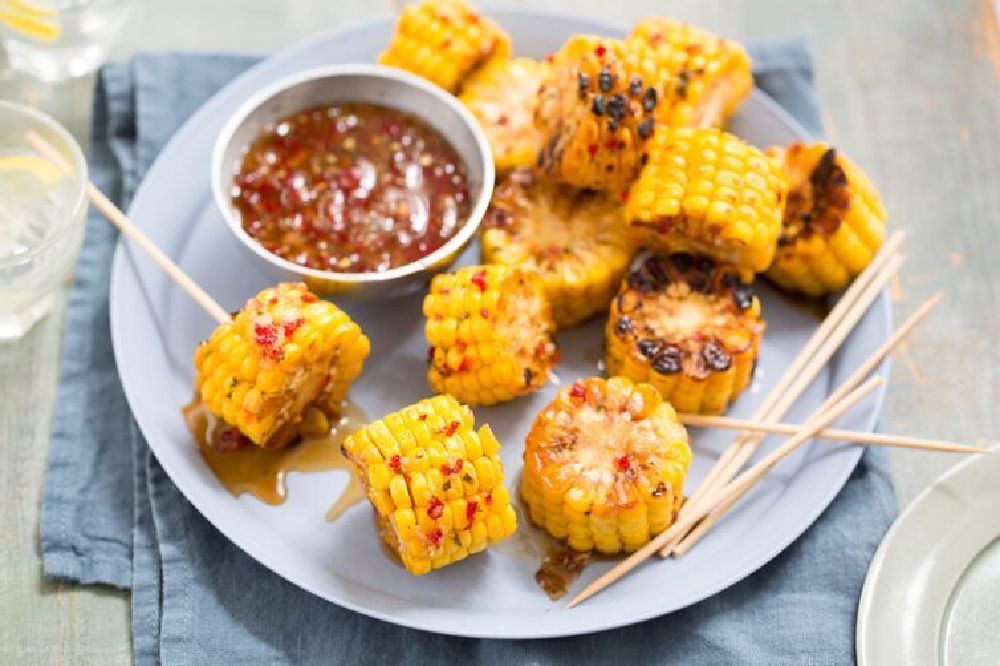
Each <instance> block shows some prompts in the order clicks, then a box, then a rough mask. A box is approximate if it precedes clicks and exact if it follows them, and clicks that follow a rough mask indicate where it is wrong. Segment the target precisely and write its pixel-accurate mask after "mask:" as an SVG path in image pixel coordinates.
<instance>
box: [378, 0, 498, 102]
mask: <svg viewBox="0 0 1000 666" xmlns="http://www.w3.org/2000/svg"><path fill="white" fill-rule="evenodd" d="M510 50H511V47H510V37H509V36H508V35H507V33H506V32H504V30H503V28H501V27H500V26H499V25H497V24H496V23H495V22H494V21H491V20H490V19H488V18H486V17H484V16H481V15H480V14H478V13H477V12H476V11H475V9H474V8H473V7H472V6H471V5H469V4H468V3H467V2H465V0H423V2H418V3H416V4H412V5H406V6H405V7H403V9H402V11H401V12H400V16H399V20H398V21H397V22H396V31H395V33H393V36H392V41H390V42H389V47H388V48H387V49H386V50H385V51H383V52H382V53H381V54H380V55H379V57H378V62H379V64H382V65H390V66H392V67H398V68H399V69H405V70H407V71H409V72H413V73H414V74H416V75H418V76H422V77H423V78H425V79H428V80H429V81H433V82H434V83H436V84H437V85H439V86H441V87H442V88H444V89H445V90H448V91H449V92H457V91H458V89H459V87H460V86H461V84H462V81H463V80H464V79H465V78H466V77H467V76H469V75H470V74H472V72H474V71H475V70H476V69H477V68H478V67H480V66H481V65H483V63H485V62H487V61H488V60H490V59H491V58H498V57H499V58H503V57H507V56H509V55H510Z"/></svg>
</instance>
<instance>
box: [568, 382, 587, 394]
mask: <svg viewBox="0 0 1000 666" xmlns="http://www.w3.org/2000/svg"><path fill="white" fill-rule="evenodd" d="M569 395H570V397H572V398H584V397H586V395H587V389H585V388H583V384H581V383H580V382H575V383H574V384H573V386H571V387H570V389H569Z"/></svg>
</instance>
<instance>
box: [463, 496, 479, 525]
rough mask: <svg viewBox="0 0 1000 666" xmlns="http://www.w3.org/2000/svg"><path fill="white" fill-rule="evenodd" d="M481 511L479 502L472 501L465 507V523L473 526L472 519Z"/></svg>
mask: <svg viewBox="0 0 1000 666" xmlns="http://www.w3.org/2000/svg"><path fill="white" fill-rule="evenodd" d="M478 510H479V502H477V501H476V500H471V501H470V502H469V503H468V504H466V505H465V522H467V523H469V524H470V525H471V524H472V519H473V518H475V517H476V511H478Z"/></svg>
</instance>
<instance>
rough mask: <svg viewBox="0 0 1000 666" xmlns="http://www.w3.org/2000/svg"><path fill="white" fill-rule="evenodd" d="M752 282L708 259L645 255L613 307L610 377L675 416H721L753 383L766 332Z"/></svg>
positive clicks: (750, 275)
mask: <svg viewBox="0 0 1000 666" xmlns="http://www.w3.org/2000/svg"><path fill="white" fill-rule="evenodd" d="M752 279H753V273H752V272H750V271H746V270H743V271H740V270H737V269H734V268H732V267H730V266H724V265H721V266H720V265H718V264H716V263H715V262H714V261H712V260H711V259H709V258H707V257H696V256H691V255H689V254H683V253H678V254H674V255H670V256H669V257H668V256H665V255H652V256H649V257H647V258H646V259H645V260H644V261H643V262H642V263H641V264H640V265H639V267H637V268H636V269H635V270H634V271H633V272H631V273H630V274H629V276H628V277H627V278H626V279H625V280H624V281H623V282H622V288H621V292H620V293H619V294H618V297H617V298H615V300H614V301H613V302H612V303H611V314H610V316H609V317H608V325H607V329H606V331H605V341H606V349H607V351H606V356H605V364H606V366H607V371H608V374H610V375H622V376H625V377H628V378H629V379H631V380H633V381H636V382H648V383H650V384H652V385H653V386H655V387H656V388H657V389H658V390H659V391H660V393H661V394H662V395H663V397H664V398H665V399H666V400H668V401H669V402H670V403H671V404H672V405H673V406H674V408H675V409H676V410H677V411H679V412H682V413H692V414H719V413H721V412H722V411H723V410H724V409H725V408H726V406H727V405H728V404H729V403H730V402H732V401H733V400H734V399H735V398H736V396H737V395H738V394H739V393H740V391H742V390H743V389H744V388H746V386H747V385H748V384H749V383H750V378H751V376H752V374H753V368H754V364H755V362H756V360H757V352H758V349H759V347H760V338H761V335H762V334H763V332H764V322H763V320H762V319H761V316H760V300H759V299H758V298H757V297H756V296H755V295H754V294H753V289H752V287H751V285H750V280H752Z"/></svg>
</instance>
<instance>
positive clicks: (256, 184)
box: [232, 103, 472, 273]
mask: <svg viewBox="0 0 1000 666" xmlns="http://www.w3.org/2000/svg"><path fill="white" fill-rule="evenodd" d="M232 203H233V205H234V207H235V208H236V209H237V210H238V211H239V214H240V219H241V224H242V226H243V229H244V230H245V231H246V232H247V234H249V235H250V237H252V238H253V239H254V240H256V241H257V242H258V243H260V244H261V245H262V246H263V247H264V248H265V249H267V250H268V251H269V252H271V253H272V254H275V255H277V256H279V257H282V258H283V259H286V260H288V261H291V262H293V263H296V264H299V265H300V266H305V267H308V268H315V269H318V270H325V271H334V272H338V273H372V272H380V271H386V270H389V269H392V268H398V267H400V266H404V265H406V264H409V263H412V262H414V261H416V260H418V259H420V258H422V257H425V256H427V255H429V254H431V253H433V252H434V251H435V250H437V249H438V248H440V247H441V246H442V245H444V244H445V243H446V242H447V241H448V240H449V239H450V238H451V237H452V236H453V235H454V234H455V233H456V232H457V231H458V229H459V228H460V227H461V226H462V224H463V223H464V222H465V220H466V219H467V218H468V216H469V213H470V211H471V210H472V201H471V195H470V192H469V183H468V178H467V174H466V168H465V165H464V164H463V163H462V160H461V158H460V157H459V155H458V152H457V151H456V150H455V149H454V148H453V147H452V146H451V144H449V143H448V141H447V140H446V139H445V138H444V136H442V135H441V133H440V132H438V131H437V130H436V129H434V128H433V127H431V126H430V125H429V124H428V123H426V122H425V121H423V120H421V119H420V118H418V117H416V116H414V115H413V114H410V113H406V112H404V111H398V110H396V109H391V108H388V107H384V106H378V105H375V104H361V103H344V104H332V105H325V106H318V107H314V108H311V109H306V110H304V111H300V112H298V113H296V114H294V115H292V116H289V117H287V118H285V119H283V120H280V121H278V122H275V123H272V124H270V125H268V126H267V127H266V128H265V130H264V132H263V133H262V134H261V135H260V136H259V137H258V138H257V139H256V140H254V142H253V143H252V144H251V145H250V147H249V149H248V150H247V152H246V154H245V156H244V157H243V160H242V163H241V164H240V169H239V172H238V173H237V175H236V177H235V179H234V181H233V188H232Z"/></svg>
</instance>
